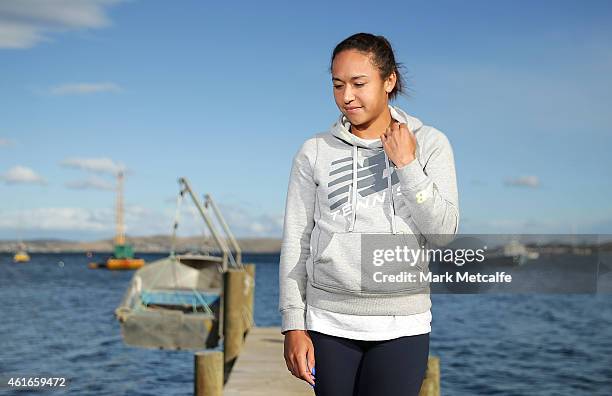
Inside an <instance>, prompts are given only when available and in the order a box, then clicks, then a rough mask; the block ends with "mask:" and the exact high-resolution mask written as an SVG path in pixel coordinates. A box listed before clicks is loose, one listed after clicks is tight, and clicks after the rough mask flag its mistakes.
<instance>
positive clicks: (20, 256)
mask: <svg viewBox="0 0 612 396" xmlns="http://www.w3.org/2000/svg"><path fill="white" fill-rule="evenodd" d="M28 261H30V255H29V254H28V252H27V251H26V247H25V244H23V243H19V250H17V252H16V253H15V255H14V256H13V262H15V263H27V262H28Z"/></svg>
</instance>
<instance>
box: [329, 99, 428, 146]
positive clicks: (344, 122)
mask: <svg viewBox="0 0 612 396" xmlns="http://www.w3.org/2000/svg"><path fill="white" fill-rule="evenodd" d="M388 106H389V111H390V112H391V117H392V118H393V119H395V120H397V121H399V122H400V123H403V124H406V125H408V129H409V130H410V131H411V132H413V133H416V132H417V131H418V130H419V129H421V127H422V126H423V123H422V122H421V120H419V119H418V118H416V117H412V116H411V115H408V114H407V113H406V112H405V111H404V110H402V109H400V108H399V107H395V106H392V105H388ZM350 128H351V122H350V121H349V120H348V118H346V116H345V115H344V114H340V117H339V118H338V120H337V121H336V122H335V123H334V125H332V127H331V134H332V135H334V136H335V137H337V138H339V139H341V140H343V141H345V142H346V143H348V144H351V145H353V146H358V147H363V148H377V147H380V148H382V142H381V141H380V140H377V141H375V142H371V143H368V144H365V143H363V142H361V141H360V140H359V139H357V137H356V136H355V135H353V134H352V133H351V130H350Z"/></svg>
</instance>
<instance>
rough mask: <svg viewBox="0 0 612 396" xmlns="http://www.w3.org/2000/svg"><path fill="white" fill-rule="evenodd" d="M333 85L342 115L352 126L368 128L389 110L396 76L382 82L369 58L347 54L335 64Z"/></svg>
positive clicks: (356, 53) (333, 65) (378, 72)
mask: <svg viewBox="0 0 612 396" xmlns="http://www.w3.org/2000/svg"><path fill="white" fill-rule="evenodd" d="M332 83H333V90H334V100H335V101H336V105H337V106H338V108H339V109H340V111H341V112H342V113H343V114H344V115H345V116H346V117H347V118H348V119H349V121H350V122H351V124H353V125H363V124H366V125H367V124H369V123H371V122H372V121H374V120H376V119H377V118H378V117H379V116H380V115H381V114H383V112H384V111H386V110H387V104H388V102H389V96H388V93H389V92H391V90H392V89H393V87H394V86H395V74H394V73H391V76H389V78H387V79H386V80H385V81H383V80H382V78H381V77H380V71H379V70H378V68H377V67H376V66H374V65H373V64H372V62H371V61H370V55H369V54H364V53H362V52H359V51H356V50H345V51H342V52H340V53H338V54H336V57H335V58H334V61H333V63H332Z"/></svg>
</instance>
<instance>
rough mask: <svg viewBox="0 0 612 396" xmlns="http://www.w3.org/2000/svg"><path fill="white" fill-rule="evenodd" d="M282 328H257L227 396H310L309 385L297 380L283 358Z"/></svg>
mask: <svg viewBox="0 0 612 396" xmlns="http://www.w3.org/2000/svg"><path fill="white" fill-rule="evenodd" d="M283 345H284V336H283V335H282V334H281V329H280V327H254V328H252V329H251V331H250V332H249V335H248V336H247V339H246V342H245V344H244V347H243V349H242V351H241V352H240V356H239V357H238V361H237V362H236V365H235V366H234V368H233V369H232V372H231V374H230V377H229V380H228V382H227V383H226V384H225V389H224V391H223V395H225V396H242V395H252V396H281V395H282V396H310V395H314V391H313V389H312V387H311V386H310V384H309V383H307V382H305V381H302V380H300V379H298V378H295V377H294V376H293V375H292V374H291V372H289V370H287V366H286V365H285V360H284V358H283Z"/></svg>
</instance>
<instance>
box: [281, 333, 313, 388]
mask: <svg viewBox="0 0 612 396" xmlns="http://www.w3.org/2000/svg"><path fill="white" fill-rule="evenodd" d="M285 363H286V364H287V368H288V369H289V371H291V374H293V375H294V376H296V377H297V378H300V379H303V380H304V381H306V382H308V383H309V384H310V385H313V386H314V380H315V376H314V375H313V374H312V371H311V370H312V368H314V366H315V357H314V345H313V344H312V340H311V339H310V335H309V334H308V331H307V330H289V331H287V332H285Z"/></svg>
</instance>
